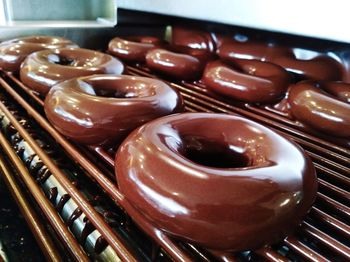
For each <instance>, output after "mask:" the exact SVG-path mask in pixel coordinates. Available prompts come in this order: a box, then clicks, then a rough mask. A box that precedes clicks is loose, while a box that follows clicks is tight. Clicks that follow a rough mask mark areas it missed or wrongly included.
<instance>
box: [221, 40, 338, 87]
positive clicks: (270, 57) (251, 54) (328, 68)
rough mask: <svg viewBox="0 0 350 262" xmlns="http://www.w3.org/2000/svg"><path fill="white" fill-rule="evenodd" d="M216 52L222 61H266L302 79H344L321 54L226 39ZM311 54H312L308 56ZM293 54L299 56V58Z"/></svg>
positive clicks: (329, 60)
mask: <svg viewBox="0 0 350 262" xmlns="http://www.w3.org/2000/svg"><path fill="white" fill-rule="evenodd" d="M217 53H218V55H219V56H220V57H221V58H222V59H227V58H241V59H242V58H243V59H257V60H262V61H268V62H271V63H274V64H277V65H280V66H282V67H283V68H285V69H286V70H288V71H290V72H292V73H294V74H295V75H297V76H298V77H299V78H302V79H312V80H320V81H335V80H341V79H342V78H343V69H342V68H341V65H340V63H338V62H337V61H336V60H335V59H333V58H331V57H328V56H326V55H324V54H322V53H317V52H310V51H309V50H303V49H298V48H294V49H291V48H287V47H283V46H277V45H275V44H265V43H260V42H252V41H247V42H238V41H233V40H230V41H228V40H226V41H225V42H224V43H223V44H222V45H221V46H220V48H219V49H218V51H217ZM310 53H313V55H312V56H310ZM296 54H299V58H298V57H297V56H296ZM301 57H303V58H302V59H301Z"/></svg>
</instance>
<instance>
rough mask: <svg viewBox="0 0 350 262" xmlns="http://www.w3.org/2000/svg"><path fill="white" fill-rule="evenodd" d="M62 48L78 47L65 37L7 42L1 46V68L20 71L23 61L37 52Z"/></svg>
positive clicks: (43, 37)
mask: <svg viewBox="0 0 350 262" xmlns="http://www.w3.org/2000/svg"><path fill="white" fill-rule="evenodd" d="M61 47H67V48H68V47H78V46H77V45H76V44H75V43H73V42H71V41H70V40H68V39H66V38H63V37H52V36H29V37H21V38H16V39H13V40H9V41H5V42H2V43H1V44H0V68H2V69H3V70H5V71H11V72H14V71H18V70H19V68H20V66H21V63H22V62H23V60H24V59H25V58H26V57H27V56H28V55H30V54H31V53H34V52H36V51H40V50H45V49H56V48H61Z"/></svg>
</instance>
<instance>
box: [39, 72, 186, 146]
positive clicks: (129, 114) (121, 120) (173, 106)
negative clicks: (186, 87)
mask: <svg viewBox="0 0 350 262" xmlns="http://www.w3.org/2000/svg"><path fill="white" fill-rule="evenodd" d="M44 108H45V113H46V116H47V118H48V120H49V121H50V122H51V123H52V125H53V126H54V127H55V128H56V129H57V130H58V131H59V132H61V133H62V134H63V135H65V136H66V137H68V138H70V139H71V140H74V141H76V142H78V143H82V144H87V145H112V144H115V143H118V142H120V141H121V140H122V139H123V138H124V137H125V136H126V135H127V134H128V133H129V132H130V131H132V130H133V129H135V128H136V127H138V126H140V125H142V124H144V123H146V122H148V121H150V120H152V119H154V118H157V117H160V116H164V115H168V114H172V113H176V112H181V111H182V110H183V100H182V98H181V96H180V95H179V93H178V92H177V91H175V90H174V89H172V88H171V87H169V86H168V85H167V84H165V83H164V82H162V81H159V80H156V79H151V78H146V77H136V76H125V75H122V76H118V75H93V76H87V77H80V78H75V79H71V80H67V81H64V82H61V83H59V84H57V85H55V86H53V87H52V88H51V90H50V92H49V93H48V94H47V96H46V98H45V106H44Z"/></svg>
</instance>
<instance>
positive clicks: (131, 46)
mask: <svg viewBox="0 0 350 262" xmlns="http://www.w3.org/2000/svg"><path fill="white" fill-rule="evenodd" d="M165 44H166V43H165V41H164V40H161V39H160V38H157V37H152V36H133V37H115V38H113V39H112V40H111V41H110V42H109V44H108V52H109V53H111V54H112V55H114V56H116V57H119V58H121V59H124V60H126V61H128V62H139V63H143V62H145V57H146V53H147V52H148V51H149V50H151V49H153V48H155V47H159V46H162V45H165Z"/></svg>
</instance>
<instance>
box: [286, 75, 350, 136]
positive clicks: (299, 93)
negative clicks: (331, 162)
mask: <svg viewBox="0 0 350 262" xmlns="http://www.w3.org/2000/svg"><path fill="white" fill-rule="evenodd" d="M288 103H289V104H290V110H291V113H292V115H293V116H294V117H295V118H296V119H297V120H298V121H300V122H301V123H303V124H305V125H307V126H309V127H311V128H313V129H316V130H318V131H320V132H323V133H325V134H328V135H331V136H336V137H343V138H350V105H349V104H348V103H346V102H343V101H340V100H338V99H336V98H334V97H332V96H330V95H328V94H327V93H325V92H323V91H322V89H320V88H319V84H318V83H317V82H312V81H304V82H300V83H298V84H296V85H294V86H293V87H291V89H290V91H289V96H288Z"/></svg>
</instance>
